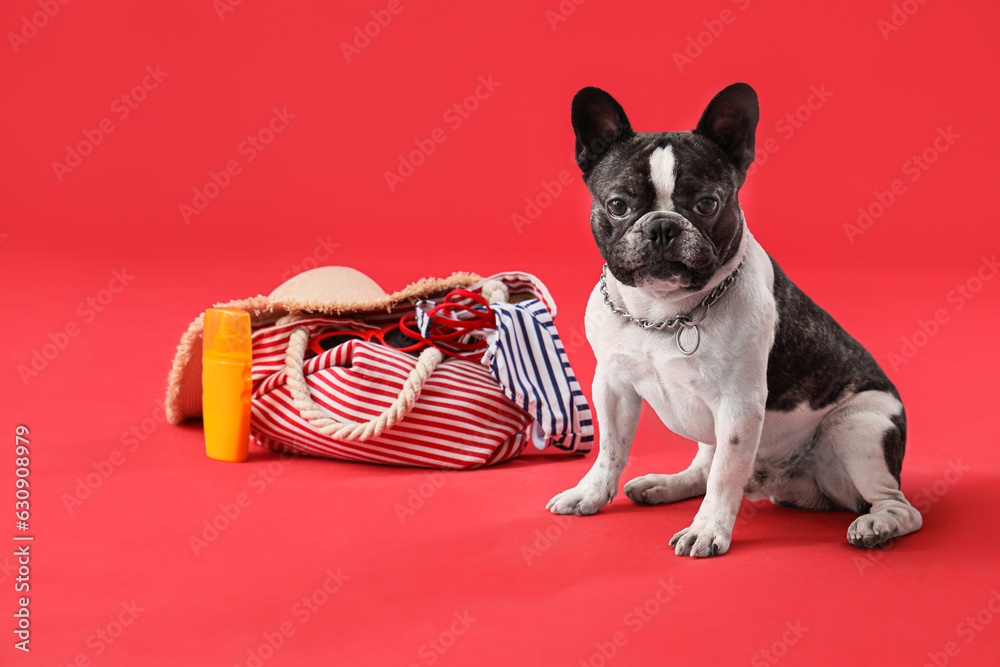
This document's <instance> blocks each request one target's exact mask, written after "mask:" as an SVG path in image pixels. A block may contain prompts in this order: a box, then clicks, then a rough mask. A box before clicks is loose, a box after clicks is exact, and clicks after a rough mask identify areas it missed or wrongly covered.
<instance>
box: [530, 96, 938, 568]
mask: <svg viewBox="0 0 1000 667" xmlns="http://www.w3.org/2000/svg"><path fill="white" fill-rule="evenodd" d="M758 116H759V111H758V105H757V94H756V93H755V92H754V90H753V88H751V87H750V86H748V85H747V84H745V83H737V84H733V85H731V86H729V87H728V88H726V89H725V90H723V91H722V92H720V93H719V94H718V95H716V96H715V98H714V99H713V100H712V101H711V103H710V104H709V105H708V107H707V108H706V109H705V112H704V114H703V115H702V117H701V120H700V121H699V122H698V127H697V128H696V129H695V130H693V131H690V132H663V133H645V132H635V131H633V130H632V127H631V125H630V124H629V120H628V118H627V117H626V116H625V111H624V110H623V109H622V107H621V106H620V105H619V104H618V102H616V101H615V99H614V98H612V97H611V96H610V95H609V94H607V93H606V92H604V91H602V90H599V89H597V88H584V89H583V90H581V91H580V92H579V93H577V95H576V97H575V98H574V99H573V108H572V120H573V129H574V131H575V132H576V160H577V163H578V164H579V165H580V168H581V169H582V170H583V178H584V181H585V182H586V184H587V187H588V188H589V189H590V192H591V194H592V195H593V207H592V209H591V215H590V224H591V229H592V231H593V234H594V239H595V240H596V241H597V246H598V248H599V249H600V252H601V255H602V256H603V257H604V260H605V261H606V263H607V267H606V269H605V272H604V274H603V275H602V277H601V282H600V283H599V284H598V286H597V287H596V288H595V289H594V292H593V294H592V295H591V297H590V302H589V303H588V305H587V313H586V329H587V339H588V340H589V341H590V344H591V346H592V347H593V349H594V354H595V355H596V357H597V370H596V373H595V376H594V386H593V399H594V407H595V409H596V414H597V418H598V422H599V424H600V433H601V438H600V453H599V454H598V456H597V460H596V461H595V463H594V466H593V468H591V470H590V471H589V472H588V473H587V474H586V475H585V476H584V478H583V479H582V480H580V483H579V484H577V485H576V486H575V487H574V488H572V489H569V490H568V491H564V492H563V493H560V494H559V495H557V496H556V497H554V498H553V499H552V500H551V501H549V504H548V509H549V510H550V511H552V512H555V513H557V514H581V515H585V514H594V513H595V512H597V511H598V510H599V509H601V508H602V507H603V506H604V505H606V504H607V503H608V502H610V501H611V499H612V498H613V497H614V495H615V493H616V491H617V488H618V478H619V476H620V475H621V472H622V470H623V469H624V467H625V461H626V458H627V456H628V452H629V448H630V446H631V444H632V438H633V436H634V434H635V430H636V425H637V423H638V419H639V410H640V406H641V403H642V401H643V399H645V400H646V402H648V403H649V405H650V406H651V407H652V408H653V409H654V410H655V411H656V414H657V415H658V416H659V417H660V419H662V420H663V423H664V424H666V425H667V426H668V427H669V428H670V429H671V430H672V431H674V432H675V433H677V434H679V435H681V436H684V437H686V438H690V439H692V440H696V441H698V443H699V445H698V453H697V455H696V456H695V457H694V461H693V462H692V463H691V466H690V467H689V468H688V469H687V470H685V471H683V472H680V473H677V474H674V475H645V476H643V477H637V478H636V479H633V480H632V481H630V482H628V483H627V484H626V485H625V495H627V496H628V497H629V498H630V499H631V500H632V501H633V502H636V503H642V504H650V505H652V504H658V503H669V502H673V501H675V500H681V499H684V498H691V497H694V496H700V495H704V496H705V497H704V500H703V501H702V503H701V508H700V509H699V510H698V513H697V515H695V518H694V521H693V522H692V524H691V525H690V526H689V527H688V528H685V529H684V530H682V531H680V532H679V533H677V534H676V535H674V536H673V538H672V539H671V540H670V545H671V546H673V547H675V551H676V553H677V554H678V555H691V556H714V555H720V554H724V553H726V551H727V550H728V549H729V544H730V540H731V538H732V531H733V524H734V522H735V520H736V515H737V512H738V511H739V508H740V501H741V499H742V498H743V496H744V494H746V495H747V496H748V497H750V498H755V499H756V498H769V499H770V500H771V502H773V503H775V504H779V505H787V506H791V507H800V508H805V509H813V510H821V509H847V510H850V511H854V512H858V513H859V514H861V516H860V517H858V518H857V519H856V520H855V521H854V523H852V524H851V526H850V528H849V529H848V531H847V539H848V541H849V542H850V543H851V544H853V545H855V546H859V547H875V546H878V545H880V544H882V543H883V542H885V541H886V540H888V539H890V538H894V537H899V536H900V535H905V534H907V533H911V532H913V531H915V530H917V529H919V528H920V525H921V517H920V513H919V512H917V510H915V509H914V508H913V506H911V505H910V503H909V502H907V500H906V498H905V497H903V494H902V492H901V491H900V485H899V475H900V471H901V469H902V463H903V452H904V448H905V441H906V418H905V413H904V411H903V404H902V403H901V402H900V399H899V393H898V392H897V391H896V388H895V387H894V386H893V384H892V383H891V382H890V381H889V378H887V377H886V375H885V373H884V372H883V371H882V369H881V368H880V367H879V365H878V363H876V361H875V360H874V358H872V355H871V354H869V353H868V351H867V350H865V349H864V347H862V346H861V344H860V343H858V342H857V341H856V340H855V339H854V338H852V337H851V336H850V335H849V334H848V333H847V332H846V331H844V329H842V328H841V327H840V325H839V324H837V322H836V321H835V320H834V319H833V318H832V317H831V316H830V315H829V314H828V313H827V312H826V311H825V310H823V309H822V308H820V307H819V306H817V305H816V304H815V303H814V302H813V301H812V300H811V299H810V298H809V297H808V296H806V295H805V294H803V293H802V291H800V290H799V289H798V288H797V287H796V286H795V284H794V283H792V281H791V280H789V279H788V277H787V276H786V275H785V274H784V272H783V271H782V270H781V268H780V267H779V266H778V265H777V263H775V261H774V260H773V259H771V257H770V256H769V255H768V254H767V253H766V252H765V251H764V250H763V249H762V248H761V246H760V244H758V243H757V241H756V240H755V239H754V237H753V236H752V235H751V234H750V231H749V230H748V229H747V227H746V222H745V220H744V218H743V212H742V210H741V209H740V202H739V191H740V187H741V186H742V185H743V182H744V180H745V179H746V174H747V169H748V168H749V166H750V164H751V163H752V162H753V159H754V133H755V131H756V128H757V120H758Z"/></svg>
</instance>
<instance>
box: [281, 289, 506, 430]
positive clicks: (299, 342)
mask: <svg viewBox="0 0 1000 667" xmlns="http://www.w3.org/2000/svg"><path fill="white" fill-rule="evenodd" d="M480 293H481V294H482V295H483V296H484V297H486V299H487V301H488V302H489V303H490V304H491V305H492V304H494V303H506V301H507V299H508V298H509V290H508V289H507V285H505V284H504V283H503V282H501V281H499V280H491V281H489V282H487V283H485V284H484V285H483V286H482V288H481V289H480ZM301 318H302V315H301V314H300V313H295V314H291V313H290V314H288V315H286V316H284V317H282V318H280V319H279V320H278V321H277V325H279V326H280V325H282V324H287V323H289V322H293V321H295V320H298V319H301ZM309 336H310V334H309V330H308V329H306V328H305V327H298V328H296V329H295V330H294V331H292V335H291V337H290V338H289V339H288V349H287V351H286V352H285V381H286V384H287V385H288V388H289V390H290V391H291V393H292V403H293V405H295V408H296V409H297V410H298V411H299V412H300V413H301V415H302V417H303V418H305V419H306V420H307V421H308V422H309V423H310V424H312V425H313V427H315V429H316V430H317V431H319V432H320V433H321V434H323V435H326V436H330V437H331V438H337V439H338V440H357V441H360V442H365V441H366V440H369V439H371V438H377V437H378V436H380V435H382V434H383V433H385V432H386V431H387V430H388V429H390V428H392V427H393V426H394V425H396V424H397V423H399V421H400V420H401V419H403V417H405V416H406V415H407V414H409V412H410V411H411V410H412V409H413V406H414V405H415V404H416V402H417V399H418V398H420V392H421V391H422V390H423V388H424V383H425V382H427V378H428V377H430V374H431V373H432V372H434V369H435V368H436V367H437V365H438V364H439V363H441V360H442V359H443V358H444V355H443V354H442V352H441V350H439V349H437V348H436V347H428V348H427V349H425V350H424V351H423V352H421V353H420V356H419V357H417V365H416V366H415V367H414V368H413V370H412V371H410V375H409V376H408V377H407V378H406V382H404V383H403V388H402V389H400V391H399V395H398V396H397V397H396V400H395V401H393V403H392V405H390V406H389V407H388V408H386V409H385V411H384V412H383V413H382V414H380V415H379V416H378V417H375V418H374V419H372V420H370V421H367V422H342V421H337V420H336V419H334V418H333V417H332V416H331V415H330V413H328V412H327V411H326V410H324V409H323V408H322V407H320V406H319V405H317V404H316V402H315V401H313V400H312V396H311V395H310V393H309V385H308V384H306V378H305V375H304V374H303V372H302V364H303V363H304V360H305V353H306V347H307V346H308V344H309Z"/></svg>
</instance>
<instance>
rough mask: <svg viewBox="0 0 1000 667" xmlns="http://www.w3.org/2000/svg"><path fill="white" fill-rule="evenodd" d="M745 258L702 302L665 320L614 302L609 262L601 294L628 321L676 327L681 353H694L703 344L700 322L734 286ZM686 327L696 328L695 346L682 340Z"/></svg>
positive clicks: (646, 326)
mask: <svg viewBox="0 0 1000 667" xmlns="http://www.w3.org/2000/svg"><path fill="white" fill-rule="evenodd" d="M745 259H746V257H744V258H743V259H741V260H740V263H739V264H737V265H736V268H735V269H733V272H732V273H730V274H729V276H728V277H726V279H725V280H723V281H722V282H721V283H719V284H718V285H716V287H715V289H713V290H712V291H711V292H709V293H708V295H707V296H706V297H705V298H704V299H702V300H701V303H699V304H698V305H697V306H695V307H694V308H693V309H692V310H690V311H689V312H688V313H687V314H686V315H674V316H673V317H671V318H669V319H667V320H664V321H663V322H650V321H649V320H645V319H643V318H641V317H636V316H635V315H633V314H632V313H630V312H628V311H627V310H625V309H624V308H619V307H618V306H616V305H615V304H614V302H613V301H612V300H611V297H610V296H609V295H608V281H607V276H608V265H607V264H605V265H604V268H603V269H602V270H601V294H603V295H604V303H606V304H608V308H610V309H611V312H612V313H614V314H615V315H618V316H619V317H621V318H622V319H623V320H625V321H626V322H632V323H633V324H635V325H637V326H640V327H642V328H643V329H656V330H657V331H663V330H664V329H676V331H677V332H676V333H675V334H674V340H675V341H676V342H677V349H678V350H680V351H681V354H685V355H692V354H694V353H695V352H697V351H698V347H700V346H701V331H699V330H698V323H699V322H701V321H702V320H703V319H705V317H706V316H707V315H708V309H709V308H711V307H712V306H713V305H714V304H715V302H716V301H718V300H719V299H721V298H722V295H723V294H725V293H726V290H728V289H729V288H730V287H732V285H733V283H735V282H736V277H737V276H738V275H740V269H742V268H743V261H744V260H745ZM699 308H700V309H701V312H700V313H698V309H699ZM696 313H697V315H696ZM685 329H694V334H695V339H694V347H691V348H685V347H684V344H683V343H682V342H681V332H683V331H684V330H685Z"/></svg>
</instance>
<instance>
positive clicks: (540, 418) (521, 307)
mask: <svg viewBox="0 0 1000 667" xmlns="http://www.w3.org/2000/svg"><path fill="white" fill-rule="evenodd" d="M491 308H492V309H493V312H494V313H495V314H496V321H497V329H496V334H495V335H493V334H491V335H490V336H489V337H488V338H487V340H488V341H489V343H490V346H489V347H488V348H487V350H486V354H485V355H484V356H483V364H485V365H487V366H488V367H489V368H490V371H491V372H492V374H493V377H495V378H496V379H497V381H498V382H499V383H500V386H501V387H503V391H504V393H505V394H506V395H507V398H509V399H510V400H512V401H513V402H514V403H516V404H517V405H519V406H521V408H522V409H523V410H524V411H525V412H527V413H528V414H530V415H532V416H534V418H535V422H534V425H533V427H532V434H531V435H532V442H533V443H534V445H535V447H537V448H538V449H545V447H547V446H548V445H555V446H556V447H558V448H560V449H565V450H568V451H574V452H589V451H590V449H591V447H592V446H593V444H594V424H593V419H592V417H591V413H590V406H589V405H588V404H587V398H586V397H585V396H584V395H583V392H582V391H580V383H579V382H577V380H576V376H575V375H574V374H573V369H572V368H571V367H570V365H569V359H568V357H567V356H566V349H565V348H564V347H563V344H562V341H561V340H560V339H559V332H558V331H556V326H555V324H554V323H553V321H552V315H551V314H550V313H549V311H548V309H547V308H546V307H545V305H544V304H543V303H542V302H541V301H539V300H538V299H529V300H527V301H521V302H519V303H515V304H510V303H497V304H493V305H492V306H491Z"/></svg>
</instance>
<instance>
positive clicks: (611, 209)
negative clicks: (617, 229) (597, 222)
mask: <svg viewBox="0 0 1000 667" xmlns="http://www.w3.org/2000/svg"><path fill="white" fill-rule="evenodd" d="M607 207H608V213H610V214H611V215H613V216H615V217H616V218H621V217H622V216H625V215H628V214H629V213H631V212H632V209H630V208H629V206H628V204H627V203H625V200H624V199H618V198H615V199H609V200H608V204H607Z"/></svg>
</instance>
